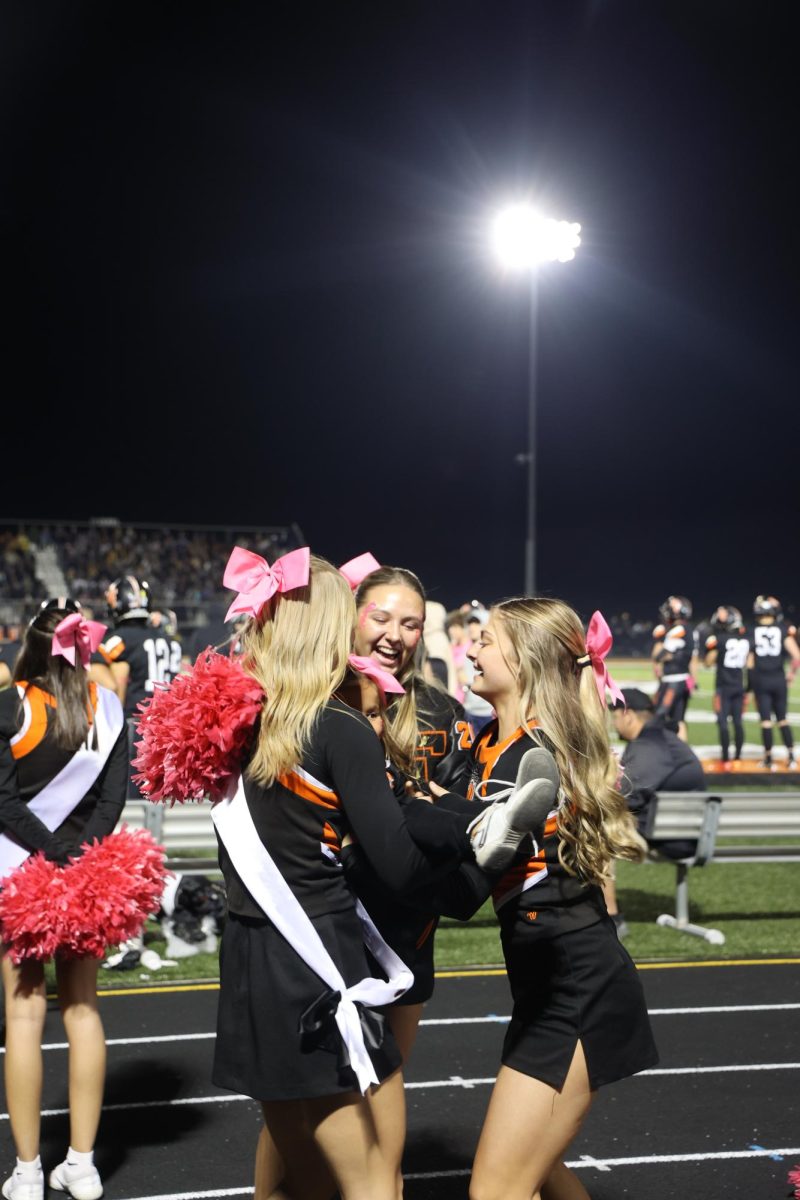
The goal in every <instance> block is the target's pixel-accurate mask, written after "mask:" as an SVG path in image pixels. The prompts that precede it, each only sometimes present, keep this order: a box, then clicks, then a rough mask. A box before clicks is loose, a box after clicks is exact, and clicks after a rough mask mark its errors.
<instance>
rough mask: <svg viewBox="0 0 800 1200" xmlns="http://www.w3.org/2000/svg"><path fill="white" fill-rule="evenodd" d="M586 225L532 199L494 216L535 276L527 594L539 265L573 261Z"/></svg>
mask: <svg viewBox="0 0 800 1200" xmlns="http://www.w3.org/2000/svg"><path fill="white" fill-rule="evenodd" d="M580 232H581V227H580V225H578V224H576V223H574V222H569V221H555V220H553V218H552V217H544V216H542V214H541V213H539V212H537V210H536V209H535V208H533V206H532V205H530V204H511V205H509V206H508V207H507V208H504V209H502V210H501V211H500V212H499V213H498V214H497V215H496V217H495V218H494V221H493V222H492V234H491V236H492V247H493V250H494V253H495V256H496V258H497V261H498V262H499V263H500V265H501V267H503V268H504V269H505V270H506V271H527V272H528V273H529V276H530V327H529V332H528V347H529V356H528V362H529V370H528V452H527V454H524V455H518V456H517V457H518V461H519V460H521V461H524V462H526V463H527V465H528V497H527V513H526V528H525V595H526V596H533V595H535V593H536V354H537V334H538V319H537V318H538V302H539V295H538V268H539V266H540V265H541V264H542V263H545V262H569V261H570V259H573V258H574V257H575V251H576V249H577V248H578V246H579V245H580V244H581V239H580Z"/></svg>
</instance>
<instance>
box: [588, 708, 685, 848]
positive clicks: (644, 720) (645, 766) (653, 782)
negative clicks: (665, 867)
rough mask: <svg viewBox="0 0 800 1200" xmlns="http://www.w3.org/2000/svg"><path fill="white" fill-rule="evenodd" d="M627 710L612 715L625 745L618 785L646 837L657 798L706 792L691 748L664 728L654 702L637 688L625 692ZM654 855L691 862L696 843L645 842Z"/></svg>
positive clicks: (614, 710)
mask: <svg viewBox="0 0 800 1200" xmlns="http://www.w3.org/2000/svg"><path fill="white" fill-rule="evenodd" d="M622 694H623V696H624V697H625V705H624V706H623V705H622V704H621V703H620V704H618V705H617V706H616V707H615V708H614V709H613V710H612V713H611V718H612V720H613V722H614V728H615V729H616V731H617V733H618V734H619V736H620V737H621V738H622V740H623V741H624V742H627V745H626V747H625V750H624V751H623V754H622V759H621V766H622V771H623V777H622V781H621V784H620V787H621V791H622V793H623V795H624V796H625V798H626V800H627V802H628V807H629V808H630V810H631V812H632V813H633V814H634V816H635V817H636V823H637V825H638V828H639V833H641V834H642V836H644V830H645V828H646V826H647V815H648V810H649V808H650V804H651V802H652V798H653V795H654V793H655V792H704V791H705V790H706V782H705V775H704V774H703V768H702V766H701V764H700V760H699V758H698V757H697V755H696V754H695V753H694V751H693V750H692V749H691V747H690V746H687V744H686V743H685V742H683V741H681V739H680V738H679V737H678V735H677V734H676V733H674V732H673V731H672V730H671V729H667V728H666V727H665V724H664V720H665V718H664V716H663V715H657V714H656V711H655V705H654V704H653V701H652V699H651V698H650V697H649V696H648V695H646V694H645V693H644V692H643V691H640V689H639V688H623V689H622ZM647 844H648V846H650V848H651V849H652V850H657V851H658V852H659V854H663V855H664V856H665V857H666V858H691V856H692V855H693V854H694V852H695V850H696V849H697V842H696V841H694V840H687V841H668V840H663V839H652V838H648V839H647Z"/></svg>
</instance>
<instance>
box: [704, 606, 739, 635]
mask: <svg viewBox="0 0 800 1200" xmlns="http://www.w3.org/2000/svg"><path fill="white" fill-rule="evenodd" d="M711 628H712V629H714V630H716V632H717V633H736V632H737V631H738V630H739V629H741V628H742V614H741V613H740V612H739V609H738V608H735V607H734V605H733V604H720V606H719V608H718V609H717V610H716V612H715V613H714V615H713V617H712V618H711Z"/></svg>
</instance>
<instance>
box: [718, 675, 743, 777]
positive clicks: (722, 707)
mask: <svg viewBox="0 0 800 1200" xmlns="http://www.w3.org/2000/svg"><path fill="white" fill-rule="evenodd" d="M743 709H744V692H727V691H719V692H717V694H716V696H715V697H714V711H715V712H716V714H717V725H718V726H719V743H720V747H721V749H722V759H723V762H727V761H728V755H729V753H730V748H731V738H730V730H729V728H728V721H729V720H731V721H733V738H734V747H735V755H734V757H735V758H741V756H742V746H743V745H744V725H743V724H742V710H743Z"/></svg>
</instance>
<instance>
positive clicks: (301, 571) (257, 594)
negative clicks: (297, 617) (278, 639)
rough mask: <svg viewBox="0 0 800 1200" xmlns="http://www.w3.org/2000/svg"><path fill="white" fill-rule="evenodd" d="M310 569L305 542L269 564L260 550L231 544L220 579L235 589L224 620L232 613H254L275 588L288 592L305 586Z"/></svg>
mask: <svg viewBox="0 0 800 1200" xmlns="http://www.w3.org/2000/svg"><path fill="white" fill-rule="evenodd" d="M310 569H311V551H310V550H309V548H308V546H303V548H302V549H301V550H292V551H290V553H289V554H284V556H283V558H277V559H276V560H275V562H274V563H273V564H272V566H270V565H269V563H268V562H267V560H266V559H265V558H262V557H261V555H260V554H254V553H253V552H252V550H245V549H244V547H243V546H234V548H233V550H232V551H231V556H230V558H229V559H228V565H227V566H226V568H225V574H224V575H223V577H222V582H223V584H224V585H225V587H227V588H232V589H234V590H235V591H237V592H238V593H239V595H238V596H237V597H236V599H235V600H234V602H233V604H232V605H231V606H230V608H229V609H228V611H227V613H226V615H225V620H226V621H229V620H230V619H231V617H232V616H235V615H236V613H250V614H252V616H254V617H257V616H258V615H259V613H260V612H261V610H262V608H263V607H264V605H265V604H266V603H267V601H268V600H269V599H270V597H271V596H274V595H275V593H276V592H291V591H293V590H294V589H295V588H299V587H305V585H306V584H307V583H308V577H309V572H310Z"/></svg>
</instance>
